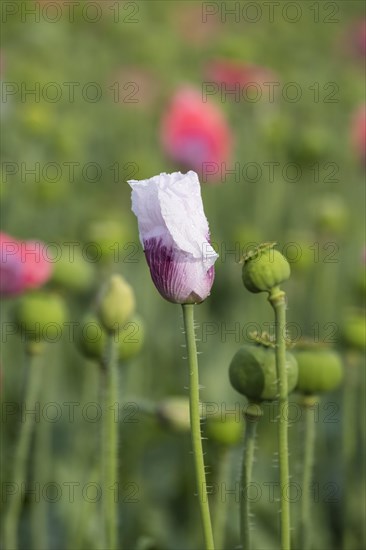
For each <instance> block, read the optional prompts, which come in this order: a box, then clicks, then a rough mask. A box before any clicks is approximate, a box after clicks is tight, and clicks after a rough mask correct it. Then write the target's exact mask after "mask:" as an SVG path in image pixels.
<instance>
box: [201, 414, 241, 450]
mask: <svg viewBox="0 0 366 550" xmlns="http://www.w3.org/2000/svg"><path fill="white" fill-rule="evenodd" d="M206 433H207V436H208V438H209V439H212V440H213V441H215V443H218V444H220V445H225V446H230V445H236V444H237V443H238V442H239V441H240V440H241V439H242V437H243V433H244V422H243V421H242V420H241V419H235V418H232V417H228V418H225V419H224V420H223V419H222V418H208V419H207V425H206Z"/></svg>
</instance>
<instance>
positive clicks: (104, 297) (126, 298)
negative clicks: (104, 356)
mask: <svg viewBox="0 0 366 550" xmlns="http://www.w3.org/2000/svg"><path fill="white" fill-rule="evenodd" d="M134 310H135V296H134V292H133V289H132V287H131V286H130V285H129V284H128V283H127V282H126V281H125V280H124V279H123V277H121V276H120V275H112V277H110V279H109V281H108V282H107V284H106V285H105V287H104V288H103V290H102V293H101V296H100V300H99V304H98V317H99V319H100V322H101V324H102V326H103V327H104V328H105V330H106V331H107V332H118V331H120V330H121V329H122V327H123V325H124V324H125V323H126V322H127V321H128V320H129V319H130V318H131V316H132V315H133V312H134Z"/></svg>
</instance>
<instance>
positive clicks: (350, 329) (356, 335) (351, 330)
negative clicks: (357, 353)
mask: <svg viewBox="0 0 366 550" xmlns="http://www.w3.org/2000/svg"><path fill="white" fill-rule="evenodd" d="M343 340H344V341H345V343H346V344H347V345H348V346H349V347H351V348H355V349H359V350H361V351H362V350H364V349H365V348H366V318H365V314H364V313H362V312H357V311H356V312H354V313H352V314H350V315H348V316H347V317H346V319H345V321H344V325H343Z"/></svg>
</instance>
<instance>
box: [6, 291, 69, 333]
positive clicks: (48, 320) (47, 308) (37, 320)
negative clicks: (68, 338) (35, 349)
mask: <svg viewBox="0 0 366 550" xmlns="http://www.w3.org/2000/svg"><path fill="white" fill-rule="evenodd" d="M15 318H16V322H17V323H18V325H19V327H20V330H21V331H22V333H23V334H24V336H25V337H26V338H27V339H28V340H35V341H37V342H39V341H41V340H45V341H48V342H55V341H58V340H60V338H61V335H62V331H63V328H64V326H63V324H64V322H65V321H66V308H65V304H64V301H63V300H62V298H61V297H60V296H58V295H57V294H52V293H50V292H32V293H30V294H25V295H24V296H22V297H21V298H20V300H19V302H18V304H17V307H16V310H15Z"/></svg>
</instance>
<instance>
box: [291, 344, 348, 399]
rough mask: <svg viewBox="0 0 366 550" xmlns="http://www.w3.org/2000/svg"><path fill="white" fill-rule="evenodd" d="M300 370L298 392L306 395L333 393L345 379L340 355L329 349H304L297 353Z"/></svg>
mask: <svg viewBox="0 0 366 550" xmlns="http://www.w3.org/2000/svg"><path fill="white" fill-rule="evenodd" d="M295 357H296V360H297V365H298V368H299V377H298V381H297V385H296V390H297V391H299V392H301V393H305V394H318V393H322V392H327V391H332V390H334V389H335V388H337V386H339V384H340V382H341V380H342V378H343V368H342V361H341V358H340V357H339V355H338V354H337V353H336V352H334V351H331V350H327V349H311V348H309V349H304V350H298V351H296V353H295Z"/></svg>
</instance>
